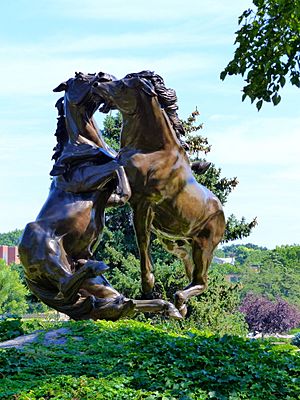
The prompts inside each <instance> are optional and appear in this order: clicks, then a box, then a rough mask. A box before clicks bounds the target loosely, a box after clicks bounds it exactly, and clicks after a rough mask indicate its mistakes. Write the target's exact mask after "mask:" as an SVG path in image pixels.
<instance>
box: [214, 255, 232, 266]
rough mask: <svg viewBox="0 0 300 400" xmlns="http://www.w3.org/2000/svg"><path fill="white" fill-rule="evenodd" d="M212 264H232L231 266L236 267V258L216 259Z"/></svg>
mask: <svg viewBox="0 0 300 400" xmlns="http://www.w3.org/2000/svg"><path fill="white" fill-rule="evenodd" d="M212 262H214V263H216V264H231V265H234V263H235V258H234V257H225V258H221V257H214V258H213V260H212Z"/></svg>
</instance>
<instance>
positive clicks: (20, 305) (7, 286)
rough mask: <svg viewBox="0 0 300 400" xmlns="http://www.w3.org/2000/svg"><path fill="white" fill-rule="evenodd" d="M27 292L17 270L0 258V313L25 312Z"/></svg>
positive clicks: (18, 313)
mask: <svg viewBox="0 0 300 400" xmlns="http://www.w3.org/2000/svg"><path fill="white" fill-rule="evenodd" d="M28 293H29V292H28V290H27V289H26V287H25V286H24V285H23V284H22V282H21V279H20V276H19V274H18V272H17V271H15V270H13V269H11V268H10V267H9V266H7V265H6V264H5V262H4V261H3V260H1V259H0V314H16V315H22V314H23V313H25V312H26V310H27V308H28V305H27V303H26V295H27V294H28Z"/></svg>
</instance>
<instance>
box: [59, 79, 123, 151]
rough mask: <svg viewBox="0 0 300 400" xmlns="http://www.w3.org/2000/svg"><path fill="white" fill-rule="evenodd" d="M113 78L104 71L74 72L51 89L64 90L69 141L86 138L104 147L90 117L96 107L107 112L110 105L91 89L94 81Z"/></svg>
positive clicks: (81, 140)
mask: <svg viewBox="0 0 300 400" xmlns="http://www.w3.org/2000/svg"><path fill="white" fill-rule="evenodd" d="M115 79H116V78H115V77H114V76H113V75H110V74H106V73H104V72H99V73H98V74H83V73H82V72H76V73H75V77H72V78H70V79H68V80H67V81H64V82H62V83H60V84H59V85H58V86H57V87H56V88H55V89H53V91H54V92H62V91H64V92H65V95H64V100H63V103H64V114H65V121H66V128H67V132H68V135H69V140H70V142H71V143H75V142H78V141H79V142H86V140H85V139H87V140H88V141H90V142H93V143H94V144H96V145H97V146H99V147H106V146H104V145H103V140H102V139H101V138H100V136H101V135H100V133H99V130H98V128H97V126H96V123H95V122H94V121H93V119H92V117H93V114H94V113H95V111H96V110H97V109H98V108H100V109H101V111H102V112H108V111H109V110H110V109H111V108H112V107H111V104H109V103H108V102H107V101H106V100H105V99H104V98H102V97H100V96H95V95H93V94H92V93H91V89H92V87H93V85H94V84H95V83H96V82H107V81H111V80H115ZM100 106H101V107H100ZM79 136H80V137H79Z"/></svg>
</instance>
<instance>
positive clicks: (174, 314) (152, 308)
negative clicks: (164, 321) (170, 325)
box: [132, 299, 182, 320]
mask: <svg viewBox="0 0 300 400" xmlns="http://www.w3.org/2000/svg"><path fill="white" fill-rule="evenodd" d="M132 301H133V304H134V305H135V311H137V312H149V313H165V314H166V315H167V316H168V317H170V318H172V319H177V320H179V319H182V315H181V314H180V312H179V311H178V310H177V308H176V307H175V306H174V304H172V303H170V302H168V301H165V300H161V299H153V300H132Z"/></svg>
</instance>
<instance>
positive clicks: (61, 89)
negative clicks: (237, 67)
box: [53, 82, 68, 92]
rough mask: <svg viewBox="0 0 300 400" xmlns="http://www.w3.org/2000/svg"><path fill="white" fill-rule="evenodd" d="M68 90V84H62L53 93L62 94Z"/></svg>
mask: <svg viewBox="0 0 300 400" xmlns="http://www.w3.org/2000/svg"><path fill="white" fill-rule="evenodd" d="M67 89H68V83H67V82H62V83H61V84H60V85H58V86H57V87H56V88H55V89H53V92H62V91H63V90H64V91H66V90H67Z"/></svg>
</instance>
